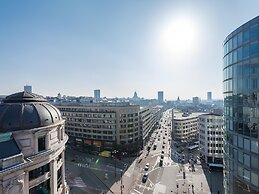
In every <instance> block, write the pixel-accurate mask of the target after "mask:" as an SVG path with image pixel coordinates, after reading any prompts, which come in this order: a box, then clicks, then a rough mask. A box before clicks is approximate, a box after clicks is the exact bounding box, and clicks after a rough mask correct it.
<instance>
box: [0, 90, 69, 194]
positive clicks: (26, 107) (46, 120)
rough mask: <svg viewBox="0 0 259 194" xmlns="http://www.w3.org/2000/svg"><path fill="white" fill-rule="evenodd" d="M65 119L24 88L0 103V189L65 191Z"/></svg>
mask: <svg viewBox="0 0 259 194" xmlns="http://www.w3.org/2000/svg"><path fill="white" fill-rule="evenodd" d="M67 141H68V136H67V135H66V134H65V120H64V119H63V118H62V116H61V114H60V111H59V110H58V109H57V108H56V107H54V106H53V105H51V104H49V103H48V102H47V101H46V100H45V99H44V98H42V97H40V96H38V95H36V94H32V93H27V92H20V93H16V94H13V95H10V96H7V97H6V98H5V99H4V100H3V102H2V103H1V104H0V193H1V194H9V193H10V194H14V193H15V194H24V193H26V194H35V193H49V194H57V193H59V194H68V193H69V189H68V185H67V183H66V180H65V169H66V168H65V144H66V142H67Z"/></svg>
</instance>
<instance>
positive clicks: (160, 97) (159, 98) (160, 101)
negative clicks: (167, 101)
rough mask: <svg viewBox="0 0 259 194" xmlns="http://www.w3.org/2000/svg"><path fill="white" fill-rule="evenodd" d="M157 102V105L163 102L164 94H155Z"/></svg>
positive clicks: (160, 92) (159, 92)
mask: <svg viewBox="0 0 259 194" xmlns="http://www.w3.org/2000/svg"><path fill="white" fill-rule="evenodd" d="M157 100H158V103H160V104H161V103H163V102H164V92H163V91H158V92H157Z"/></svg>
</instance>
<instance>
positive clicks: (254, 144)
mask: <svg viewBox="0 0 259 194" xmlns="http://www.w3.org/2000/svg"><path fill="white" fill-rule="evenodd" d="M251 152H254V153H258V142H257V141H253V140H251Z"/></svg>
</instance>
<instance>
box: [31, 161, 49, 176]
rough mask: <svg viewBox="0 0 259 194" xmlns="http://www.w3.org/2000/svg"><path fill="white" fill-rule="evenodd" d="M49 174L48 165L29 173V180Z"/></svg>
mask: <svg viewBox="0 0 259 194" xmlns="http://www.w3.org/2000/svg"><path fill="white" fill-rule="evenodd" d="M47 172H49V164H46V165H44V166H41V167H39V168H36V169H34V170H31V171H30V172H29V180H33V179H36V178H38V177H40V176H42V175H44V174H45V173H47Z"/></svg>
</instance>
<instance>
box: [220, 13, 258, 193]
mask: <svg viewBox="0 0 259 194" xmlns="http://www.w3.org/2000/svg"><path fill="white" fill-rule="evenodd" d="M223 60H224V66H223V78H224V80H223V86H224V89H223V94H224V119H225V129H224V130H225V132H224V134H225V135H224V140H225V145H224V165H225V169H224V187H225V188H226V190H225V193H228V194H247V193H259V161H258V160H259V149H258V144H259V141H258V131H259V125H258V124H259V17H256V18H254V19H252V20H250V21H249V22H247V23H245V24H244V25H242V26H240V27H239V28H237V29H236V30H235V31H233V32H232V33H231V34H229V35H228V36H227V38H226V39H225V41H224V58H223Z"/></svg>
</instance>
